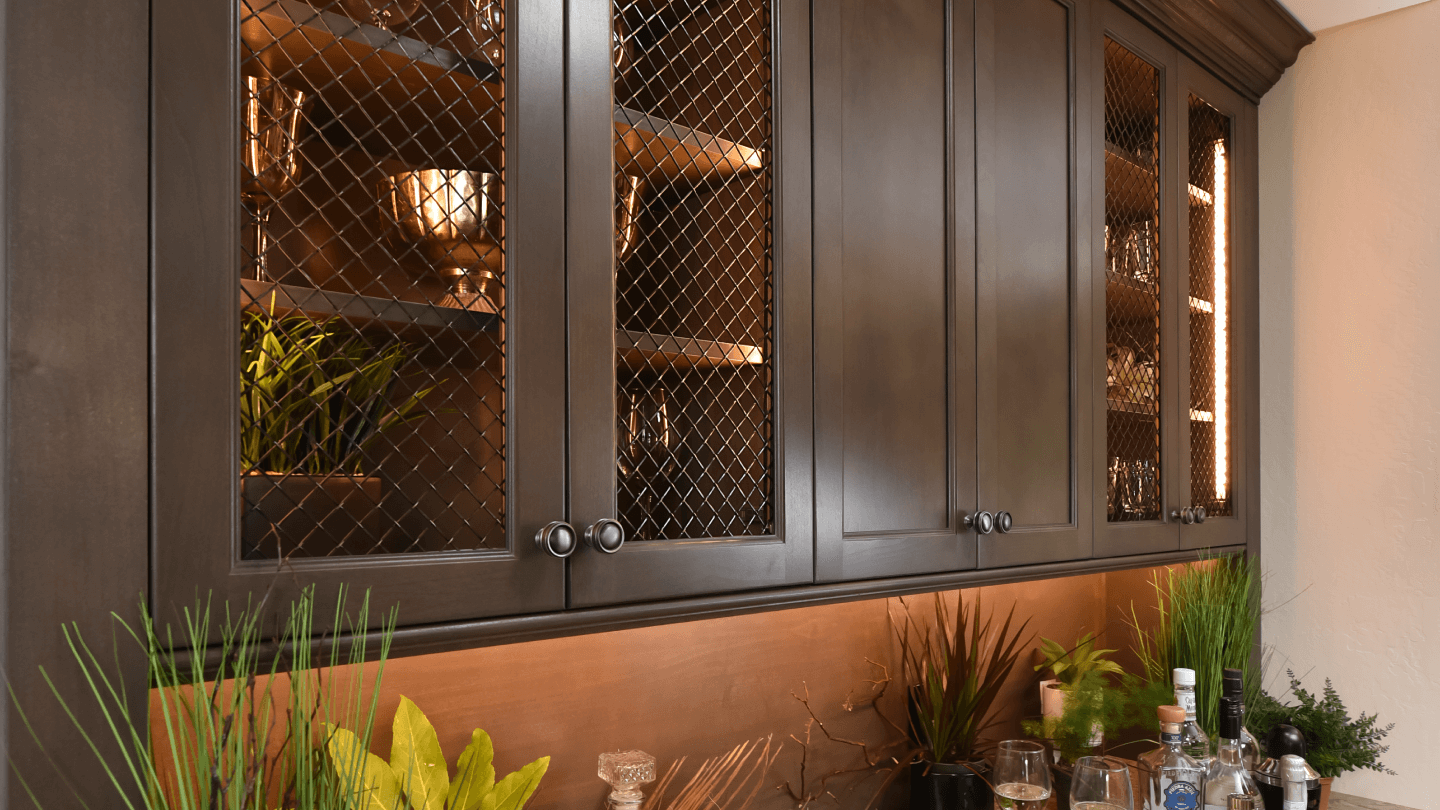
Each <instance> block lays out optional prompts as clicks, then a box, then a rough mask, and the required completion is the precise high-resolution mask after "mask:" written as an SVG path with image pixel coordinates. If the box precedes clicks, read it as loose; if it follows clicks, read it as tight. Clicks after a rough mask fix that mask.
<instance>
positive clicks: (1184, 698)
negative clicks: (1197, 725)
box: [1175, 689, 1195, 720]
mask: <svg viewBox="0 0 1440 810" xmlns="http://www.w3.org/2000/svg"><path fill="white" fill-rule="evenodd" d="M1175 705H1176V706H1179V707H1180V708H1182V709H1184V710H1185V719H1186V720H1194V719H1195V693H1194V692H1191V691H1189V690H1183V691H1182V690H1180V689H1176V690H1175Z"/></svg>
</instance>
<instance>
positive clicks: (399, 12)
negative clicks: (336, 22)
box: [340, 0, 420, 31]
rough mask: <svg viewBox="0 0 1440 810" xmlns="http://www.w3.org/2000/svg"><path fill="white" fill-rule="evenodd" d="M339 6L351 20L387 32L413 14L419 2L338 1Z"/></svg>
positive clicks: (412, 0)
mask: <svg viewBox="0 0 1440 810" xmlns="http://www.w3.org/2000/svg"><path fill="white" fill-rule="evenodd" d="M340 5H341V7H343V8H344V9H345V13H346V14H348V15H350V17H351V18H352V19H355V20H359V21H360V22H367V23H370V24H371V25H373V26H375V27H376V28H383V29H385V30H386V31H389V30H391V26H394V25H396V24H397V23H400V22H403V21H404V20H405V19H406V18H407V17H409V16H410V15H411V14H414V13H415V9H417V8H420V0H340Z"/></svg>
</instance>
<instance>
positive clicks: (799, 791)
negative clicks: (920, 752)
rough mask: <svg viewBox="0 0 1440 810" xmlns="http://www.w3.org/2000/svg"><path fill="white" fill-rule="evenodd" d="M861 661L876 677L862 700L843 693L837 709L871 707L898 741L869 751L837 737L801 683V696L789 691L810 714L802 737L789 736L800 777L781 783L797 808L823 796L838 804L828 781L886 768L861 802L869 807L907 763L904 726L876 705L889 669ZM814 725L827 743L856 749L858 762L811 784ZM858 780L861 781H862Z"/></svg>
mask: <svg viewBox="0 0 1440 810" xmlns="http://www.w3.org/2000/svg"><path fill="white" fill-rule="evenodd" d="M865 660H866V661H867V662H868V663H869V664H870V665H871V666H874V667H876V668H877V669H878V670H879V671H880V677H878V678H875V679H873V680H869V681H867V683H868V684H870V694H869V695H868V696H866V697H864V698H863V699H860V700H856V698H855V695H854V693H853V692H852V693H851V694H850V695H847V696H846V698H845V702H844V703H842V704H841V708H843V709H844V710H845V711H847V712H853V711H855V710H856V709H859V708H866V707H869V708H873V709H875V711H876V713H877V714H879V715H880V717H881V718H882V719H883V720H884V722H885V723H886V725H888V726H889V727H891V728H892V729H895V730H896V731H897V732H898V735H897V736H898V737H899V740H898V741H892V742H887V743H885V744H884V745H882V746H880V747H879V748H878V749H877V750H873V751H872V750H871V748H870V745H869V744H868V743H866V742H865V741H863V740H852V739H849V738H846V737H841V736H838V735H837V734H835V733H833V732H831V730H830V729H829V727H827V726H826V725H825V721H823V720H821V719H820V716H819V715H817V714H816V713H815V709H814V707H813V706H811V704H810V686H809V684H802V686H803V688H804V692H805V694H804V696H803V697H802V696H801V695H798V694H795V693H794V692H791V693H790V694H791V696H792V697H794V698H795V699H796V700H797V701H799V702H800V705H802V706H804V707H805V711H806V713H807V714H809V715H810V719H809V720H807V721H805V739H803V740H801V739H800V738H799V737H796V736H795V735H793V734H792V735H790V739H792V740H794V741H795V742H797V743H799V745H800V779H799V783H798V785H797V784H796V783H794V782H790V781H786V783H785V784H784V785H783V786H782V788H783V789H784V790H785V792H786V793H787V794H788V795H789V796H790V798H791V799H792V800H794V802H795V805H796V807H797V808H802V809H803V808H807V807H809V806H810V805H811V804H813V803H815V802H816V801H818V800H820V799H822V798H825V797H829V798H831V799H834V800H835V801H836V802H837V803H838V802H839V801H840V799H839V797H838V796H836V795H835V794H834V793H833V792H831V790H830V788H829V784H830V782H831V781H832V780H835V779H838V778H840V777H842V776H848V775H851V774H874V773H877V772H880V771H882V770H883V771H888V773H887V774H886V777H885V779H884V780H882V781H881V784H880V786H879V788H878V789H877V790H876V791H875V794H874V795H873V796H871V798H870V801H869V802H867V803H866V805H865V806H866V807H867V808H868V807H872V806H874V804H875V802H876V801H877V800H878V799H879V797H880V796H881V794H883V793H884V791H885V788H887V787H889V786H890V784H891V783H892V782H894V780H895V778H896V775H897V774H898V772H899V770H900V766H901V765H903V764H906V763H908V762H909V761H910V759H911V757H910V756H909V754H910V753H911V751H910V746H909V740H908V738H907V737H906V735H905V732H904V729H902V728H900V727H899V726H897V725H896V724H895V723H894V722H892V721H891V720H890V718H888V717H886V716H885V713H884V712H882V711H880V708H879V705H878V704H879V701H880V699H881V698H882V697H884V695H885V690H886V689H887V688H889V686H890V683H891V680H892V679H891V676H890V671H889V669H888V668H887V667H885V666H884V665H883V664H880V663H877V662H875V661H872V660H870V659H868V658H867V659H865ZM816 728H818V729H820V733H821V734H823V735H824V736H825V739H826V740H828V741H829V742H831V743H835V744H838V745H846V746H850V747H852V748H858V749H860V764H858V765H855V766H852V767H847V768H840V769H837V770H833V771H829V772H827V773H825V774H824V775H822V776H820V778H819V779H818V780H816V781H815V782H814V783H813V784H812V782H811V779H810V774H809V773H808V767H809V753H810V749H811V747H812V744H813V740H812V736H811V734H812V731H813V730H814V729H816ZM861 781H862V782H863V780H861ZM859 784H860V783H858V782H857V783H856V784H855V785H852V786H851V787H850V789H851V790H854V789H855V787H858V786H859Z"/></svg>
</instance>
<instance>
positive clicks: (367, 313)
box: [240, 279, 499, 338]
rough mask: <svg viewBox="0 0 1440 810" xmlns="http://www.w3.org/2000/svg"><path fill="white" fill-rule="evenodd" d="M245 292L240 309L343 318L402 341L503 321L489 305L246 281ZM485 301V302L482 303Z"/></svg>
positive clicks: (476, 329)
mask: <svg viewBox="0 0 1440 810" xmlns="http://www.w3.org/2000/svg"><path fill="white" fill-rule="evenodd" d="M240 288H241V290H240V306H241V308H243V309H246V310H249V311H252V312H270V313H271V314H273V315H275V316H277V317H280V316H284V315H290V314H293V313H303V314H305V315H309V316H311V317H313V318H328V317H331V316H338V317H340V318H342V319H343V320H345V321H346V322H347V323H350V324H352V325H353V326H356V327H361V328H363V327H366V326H380V325H383V326H386V327H388V328H389V330H390V331H393V332H394V333H396V334H398V335H400V336H401V337H402V338H403V337H405V333H406V332H407V331H411V330H420V331H423V332H429V333H434V332H482V331H494V330H495V329H496V327H497V325H498V323H499V317H498V316H497V315H496V314H495V313H494V312H493V311H489V308H488V307H487V311H478V310H476V309H473V308H472V309H454V308H451V307H439V306H431V305H430V304H422V303H416V302H412V301H396V300H394V299H392V298H372V297H370V296H366V295H356V294H354V293H344V292H335V291H333V290H318V289H315V288H313V287H298V286H295V285H292V284H278V283H276V282H273V281H255V280H252V279H242V280H241V281H240ZM485 303H486V302H485V301H484V300H483V299H482V300H481V301H480V302H479V304H485Z"/></svg>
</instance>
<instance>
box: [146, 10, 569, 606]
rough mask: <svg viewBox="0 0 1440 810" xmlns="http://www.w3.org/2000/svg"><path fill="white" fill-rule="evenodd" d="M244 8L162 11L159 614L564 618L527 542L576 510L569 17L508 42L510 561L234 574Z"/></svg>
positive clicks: (155, 195) (155, 464)
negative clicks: (360, 602) (568, 482)
mask: <svg viewBox="0 0 1440 810" xmlns="http://www.w3.org/2000/svg"><path fill="white" fill-rule="evenodd" d="M512 3H515V4H516V5H518V2H517V0H512ZM238 5H239V0H206V2H193V1H192V0H156V2H155V3H154V4H153V7H152V10H153V21H154V22H153V29H152V30H153V47H152V50H151V53H152V63H151V67H152V82H153V85H152V87H153V92H152V96H151V98H152V100H153V101H152V103H153V105H154V106H153V122H154V123H153V127H154V129H153V134H152V154H151V167H152V190H151V210H152V215H153V218H152V223H153V224H152V228H153V230H152V245H153V254H152V276H151V308H152V309H151V315H152V332H151V336H152V342H151V352H152V355H151V406H152V409H151V422H150V425H151V430H152V445H151V490H150V492H151V495H150V497H151V502H150V508H151V586H152V587H151V596H150V602H151V609H152V610H153V611H154V614H155V615H156V616H158V617H162V618H163V619H165V620H169V619H170V617H173V616H174V615H175V612H174V611H175V610H176V609H178V608H181V607H185V606H193V605H194V603H195V600H196V599H197V598H200V599H204V598H205V597H206V593H207V591H208V592H209V593H210V594H211V595H212V596H213V598H214V599H215V601H216V602H217V603H218V602H220V601H224V600H228V601H229V602H230V603H231V604H232V605H234V606H243V605H245V604H246V602H247V600H248V599H253V600H255V601H258V600H260V599H262V598H265V599H267V602H268V604H269V605H270V606H271V608H272V609H283V606H285V605H287V604H288V603H289V602H290V601H291V600H292V599H294V598H295V597H296V596H298V594H299V591H300V589H301V588H302V587H304V586H306V585H311V584H313V585H315V586H316V588H317V594H318V599H319V600H320V604H322V605H323V604H326V602H327V601H328V600H330V599H331V598H333V594H334V593H335V592H336V591H337V590H338V589H339V588H340V587H341V586H342V585H347V586H349V587H350V588H352V589H354V590H361V589H367V588H368V589H370V598H371V603H372V605H375V606H378V607H382V608H383V607H389V606H390V605H398V606H399V608H400V613H399V620H400V622H401V623H402V624H403V625H413V624H431V623H436V622H445V621H453V620H460V619H474V618H482V617H494V616H503V615H510V614H524V613H540V612H545V611H554V610H559V609H561V608H563V607H564V590H563V576H564V563H563V562H562V561H561V560H558V559H555V558H553V557H550V556H548V555H546V554H545V553H544V552H542V551H541V550H540V549H539V548H538V547H537V546H536V544H535V542H534V539H533V537H534V534H535V531H536V529H538V528H539V526H541V525H543V524H544V523H545V522H546V521H548V520H553V519H556V518H558V517H559V516H560V515H562V514H563V509H564V484H565V479H564V472H565V471H564V466H563V463H562V459H563V451H564V445H563V436H564V404H565V399H564V383H565V378H564V359H565V355H564V352H565V344H564V332H563V329H562V328H560V327H557V326H556V324H559V323H563V319H564V293H565V290H564V256H563V253H562V251H561V246H562V245H563V233H564V231H563V216H564V193H565V189H564V177H563V171H564V168H563V166H562V165H561V161H559V160H556V159H555V157H556V156H557V155H559V154H561V151H562V149H563V147H564V141H563V138H564V120H563V117H562V110H563V100H564V99H563V95H562V88H563V87H564V76H563V75H562V72H561V71H562V65H563V45H562V44H563V35H564V31H565V20H564V8H563V3H562V0H526V2H525V4H524V9H523V13H516V14H513V15H510V18H509V19H510V22H511V24H510V25H509V26H507V28H508V30H507V37H508V40H507V47H508V59H509V64H510V65H511V66H512V67H513V69H512V70H508V71H507V72H506V98H507V99H509V100H510V103H509V104H508V105H507V110H506V113H507V129H508V132H507V139H508V142H509V144H511V146H510V147H509V151H508V153H507V169H506V170H507V173H508V174H507V193H508V197H509V199H508V200H507V216H508V217H510V220H511V221H510V223H509V225H510V227H508V228H507V232H508V234H509V236H508V244H507V250H506V261H507V279H508V281H509V284H507V287H509V289H508V291H507V292H508V309H507V315H508V317H507V324H506V330H507V332H506V339H507V361H508V362H507V363H506V368H507V377H508V380H507V386H506V410H507V420H506V421H507V425H506V431H507V435H506V441H507V450H508V452H509V456H508V458H507V463H508V464H509V469H508V470H507V480H506V500H507V503H506V511H507V515H506V517H507V527H506V543H507V547H506V548H505V549H504V550H494V551H490V550H486V551H466V552H445V553H435V554H413V555H377V556H375V557H373V558H359V557H355V558H348V559H324V560H303V561H294V562H289V563H283V564H282V563H280V562H268V561H267V562H239V561H238V557H239V553H238V550H239V531H240V526H239V516H240V513H241V509H240V505H241V504H240V493H239V481H238V473H237V471H238V470H239V469H240V462H239V451H238V434H239V415H238V413H239V399H238V386H239V369H238V366H239V359H240V358H239V351H238V349H239V341H238V336H239V334H240V331H239V330H240V327H239V312H240V306H239V296H240V285H239V284H238V283H237V282H238V276H237V272H236V270H235V268H238V267H239V266H240V261H239V256H240V231H239V227H238V219H239V216H238V212H239V200H240V196H239V174H240V161H239V160H238V159H237V158H238V156H239V155H240V121H239V108H240V102H239V88H240V72H239V71H240V58H239V53H240V41H239V31H238V21H239V15H238V13H237V7H238ZM519 99H523V100H524V103H515V101H516V100H519ZM379 613H380V611H372V614H371V615H372V617H373V619H374V621H376V622H378V621H379V620H380V617H379V615H378V614H379ZM325 615H328V614H325ZM317 622H319V620H318V619H317ZM320 629H322V630H326V629H329V628H328V627H322V628H320Z"/></svg>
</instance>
